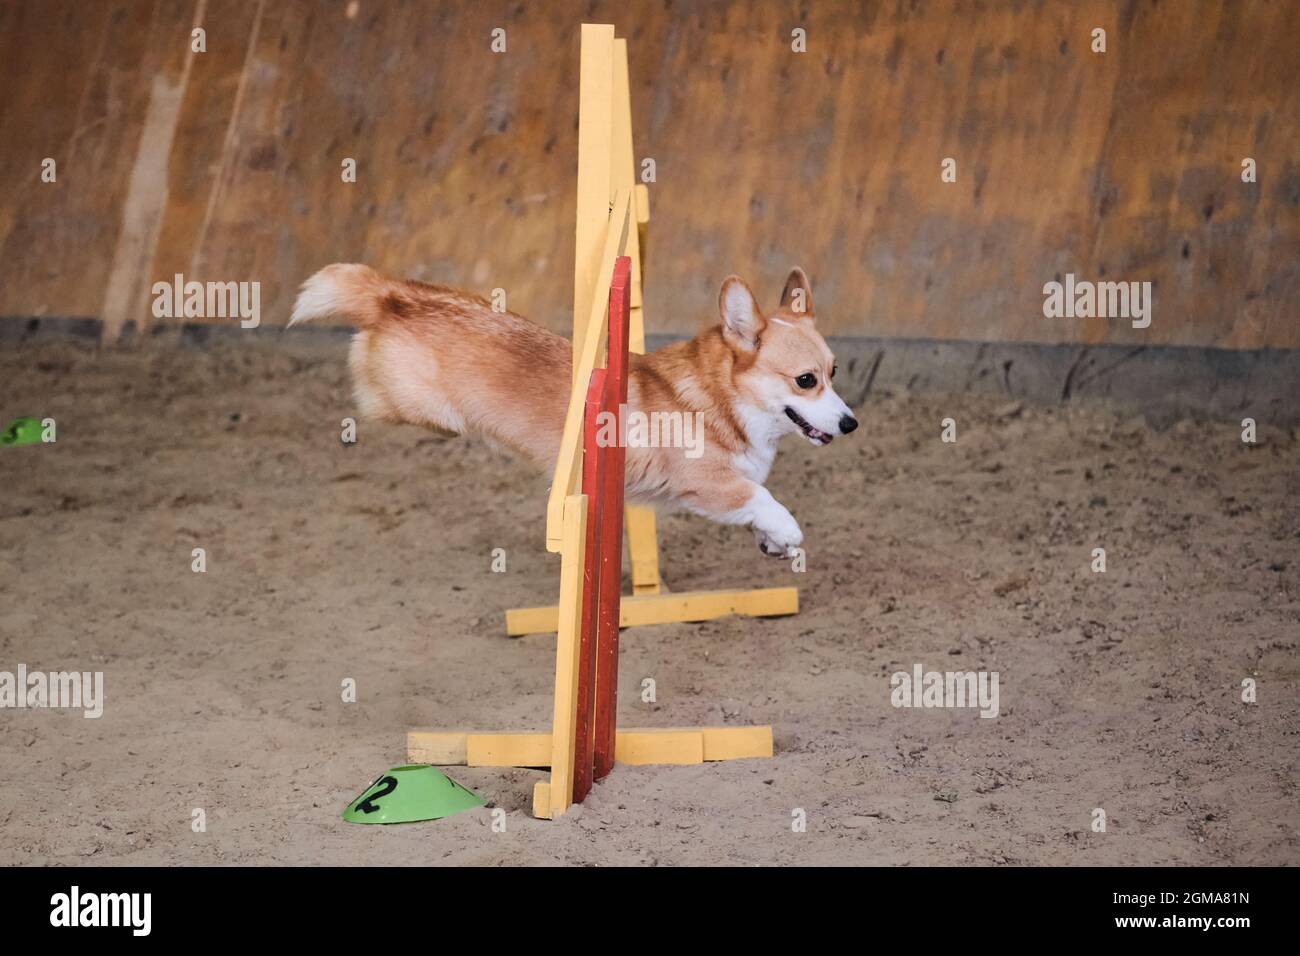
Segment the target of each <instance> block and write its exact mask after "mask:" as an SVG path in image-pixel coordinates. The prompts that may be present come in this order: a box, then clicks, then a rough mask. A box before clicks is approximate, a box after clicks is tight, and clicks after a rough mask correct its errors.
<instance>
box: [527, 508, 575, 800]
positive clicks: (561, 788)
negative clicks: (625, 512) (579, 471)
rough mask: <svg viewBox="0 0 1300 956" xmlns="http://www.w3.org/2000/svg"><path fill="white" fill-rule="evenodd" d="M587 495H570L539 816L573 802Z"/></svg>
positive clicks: (536, 794) (538, 795)
mask: <svg viewBox="0 0 1300 956" xmlns="http://www.w3.org/2000/svg"><path fill="white" fill-rule="evenodd" d="M586 543H587V496H586V495H569V496H568V497H567V498H565V499H564V541H563V544H562V545H561V547H560V604H559V610H560V620H559V630H558V631H557V632H556V640H555V707H554V710H553V711H552V715H551V779H550V780H549V781H547V782H542V781H538V783H537V784H536V785H535V786H534V787H533V815H534V816H537V817H542V818H545V819H554V818H555V817H558V816H560V815H561V814H562V813H564V811H565V810H567V809H569V805H570V804H571V803H573V766H574V753H573V748H574V734H575V732H576V729H577V716H578V694H577V691H578V643H579V640H578V639H579V636H580V632H581V630H582V565H583V560H584V557H585V554H586Z"/></svg>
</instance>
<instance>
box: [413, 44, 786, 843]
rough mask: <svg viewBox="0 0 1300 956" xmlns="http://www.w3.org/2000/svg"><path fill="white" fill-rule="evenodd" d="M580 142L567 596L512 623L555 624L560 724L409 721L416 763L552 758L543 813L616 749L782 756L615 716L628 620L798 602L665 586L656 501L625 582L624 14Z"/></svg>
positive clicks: (627, 136)
mask: <svg viewBox="0 0 1300 956" xmlns="http://www.w3.org/2000/svg"><path fill="white" fill-rule="evenodd" d="M578 153H579V162H578V229H577V243H578V247H577V257H576V264H575V269H574V272H575V277H574V330H573V381H572V383H571V389H570V394H569V404H568V408H567V412H566V415H565V421H564V432H563V435H562V437H561V440H560V451H559V454H558V456H557V458H556V463H555V472H554V474H553V476H552V482H551V490H550V496H549V498H548V499H547V507H546V546H547V550H549V551H553V552H559V554H560V595H559V603H558V604H557V605H556V606H555V607H550V608H529V609H525V610H519V611H511V612H509V614H508V616H507V622H508V624H507V629H508V631H509V633H511V634H530V633H544V632H546V631H555V632H556V644H555V697H554V707H553V711H552V718H551V732H550V733H476V732H470V731H436V730H412V731H410V732H409V733H408V734H407V756H408V759H409V760H410V761H411V762H412V763H428V764H433V765H435V766H453V765H469V766H476V767H549V768H550V771H551V775H550V779H549V780H546V781H538V782H537V784H536V785H535V786H534V788H533V814H534V816H538V817H543V818H548V819H553V818H555V817H558V816H560V815H561V814H563V813H564V812H565V811H566V810H567V809H568V808H569V807H570V806H571V805H572V804H573V803H575V802H580V801H581V800H582V799H583V798H584V797H585V796H586V795H587V793H588V792H589V791H590V789H591V785H592V783H593V781H595V780H599V779H601V778H603V777H604V776H605V775H606V774H607V773H608V772H609V771H610V769H611V768H612V767H613V765H614V764H615V763H616V762H617V763H625V764H649V763H664V764H694V763H701V762H703V761H713V760H730V759H736V758H744V757H770V756H772V728H771V727H767V726H762V727H703V728H662V729H661V728H655V729H634V730H620V729H618V727H617V722H616V715H617V706H618V632H619V627H620V626H630V625H633V624H638V623H662V622H667V621H698V620H707V619H709V618H714V617H720V616H722V615H723V614H728V613H749V614H793V613H794V612H795V611H797V610H798V592H797V591H796V589H794V588H770V589H766V590H761V591H749V592H694V593H685V594H676V595H671V594H662V593H660V591H661V585H660V582H659V577H658V546H657V544H656V542H655V528H654V513H653V512H652V511H648V510H646V509H639V508H628V509H627V533H628V540H629V552H630V554H631V555H632V579H633V586H634V593H633V595H632V596H631V597H628V598H624V597H623V596H622V594H621V590H622V570H623V524H624V522H623V517H624V502H623V486H624V464H625V462H624V449H623V448H622V447H619V446H618V443H617V442H615V443H614V445H612V446H610V447H602V446H600V444H599V443H598V442H597V440H596V436H597V432H598V430H599V424H600V422H601V421H602V418H601V416H602V415H603V414H612V415H615V416H617V415H620V414H621V412H620V406H622V405H623V404H624V403H625V402H626V399H627V377H628V371H627V370H628V352H629V350H630V349H635V350H637V351H644V349H645V335H644V328H643V325H642V321H641V296H640V274H641V273H640V265H641V263H640V258H641V250H642V249H643V246H642V244H641V242H642V240H643V238H644V233H643V231H641V232H640V233H639V230H638V227H644V225H645V223H646V222H647V221H648V218H649V217H648V202H647V197H646V195H645V189H644V187H638V188H635V189H634V188H633V187H634V183H633V170H632V162H633V160H632V155H633V154H632V128H631V108H630V98H629V93H628V79H627V44H626V41H624V40H616V39H615V37H614V28H613V27H612V26H604V25H592V24H584V25H583V27H582V73H581V90H580V116H579V128H578ZM634 196H636V197H637V198H636V200H635V209H636V212H635V214H634ZM617 434H622V430H621V428H620V429H619V430H618V431H617ZM638 582H639V589H638Z"/></svg>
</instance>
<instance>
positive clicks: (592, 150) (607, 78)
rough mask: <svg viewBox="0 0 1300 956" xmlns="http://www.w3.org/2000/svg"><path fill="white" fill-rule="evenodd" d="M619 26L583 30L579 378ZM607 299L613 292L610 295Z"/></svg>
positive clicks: (598, 237) (605, 205) (603, 217)
mask: <svg viewBox="0 0 1300 956" xmlns="http://www.w3.org/2000/svg"><path fill="white" fill-rule="evenodd" d="M613 92H614V27H613V26H611V25H610V24H606V23H584V24H583V25H582V69H581V72H580V73H579V82H578V225H577V244H576V246H575V250H576V254H575V256H574V261H573V366H574V373H575V374H576V373H577V367H578V356H579V355H581V354H582V346H583V336H584V335H585V334H586V323H587V316H588V315H589V314H590V313H591V303H592V298H593V296H594V295H596V292H597V289H596V277H597V275H598V274H599V272H600V266H601V262H600V254H601V250H602V248H603V246H604V245H605V231H606V228H607V226H608V223H609V201H610V196H611V194H612V193H613V188H612V187H613V183H612V182H611V180H610V160H609V157H610V150H611V147H612V138H613V119H614V115H613V114H614V110H613V108H612V104H613ZM606 293H607V294H608V290H606Z"/></svg>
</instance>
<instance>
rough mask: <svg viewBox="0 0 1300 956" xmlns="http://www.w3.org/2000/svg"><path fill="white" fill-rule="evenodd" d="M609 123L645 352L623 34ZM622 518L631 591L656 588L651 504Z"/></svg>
mask: <svg viewBox="0 0 1300 956" xmlns="http://www.w3.org/2000/svg"><path fill="white" fill-rule="evenodd" d="M613 99H614V103H613V105H614V125H613V138H612V143H611V145H612V147H613V148H612V151H611V153H610V160H611V172H610V176H611V179H612V182H613V185H614V188H616V189H620V190H624V189H625V190H627V191H628V192H629V193H630V194H631V195H632V196H633V210H632V211H633V215H634V218H635V220H636V228H635V229H633V230H631V235H630V236H628V243H627V254H628V255H629V256H631V257H632V288H631V293H632V296H631V298H632V303H631V310H630V312H629V314H628V348H629V350H630V351H632V352H636V353H637V354H638V355H643V354H645V311H644V300H643V298H642V295H643V293H642V268H643V265H644V261H645V250H644V249H642V248H641V242H642V240H643V238H644V236H645V225H646V222H647V221H648V220H649V218H650V200H649V193H648V192H647V190H646V187H645V184H644V183H638V182H637V181H636V179H637V175H636V153H635V151H634V150H633V147H632V87H631V82H630V80H629V73H628V65H627V40H625V39H622V38H617V39H615V40H614V98H613ZM625 514H626V517H625V518H624V526H625V527H626V529H627V551H628V558H629V559H630V560H629V564H630V565H631V572H632V593H633V594H658V593H659V591H660V580H659V541H658V536H657V532H656V529H655V513H654V509H653V508H647V507H644V506H640V505H628V506H627V509H626V512H625Z"/></svg>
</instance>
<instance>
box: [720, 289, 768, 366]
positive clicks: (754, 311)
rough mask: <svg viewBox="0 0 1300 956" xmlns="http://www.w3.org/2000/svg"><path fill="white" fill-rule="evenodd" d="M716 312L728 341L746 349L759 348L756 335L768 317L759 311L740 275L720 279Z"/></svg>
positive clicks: (758, 334)
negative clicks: (719, 315) (720, 316)
mask: <svg viewBox="0 0 1300 956" xmlns="http://www.w3.org/2000/svg"><path fill="white" fill-rule="evenodd" d="M718 312H719V313H721V315H722V334H723V335H724V336H725V337H726V339H727V341H728V342H730V343H731V344H732V345H734V346H736V347H737V348H741V349H744V350H745V351H747V352H752V351H753V350H754V349H756V348H757V347H758V337H759V336H760V335H761V334H762V332H763V327H764V326H765V325H766V324H767V320H766V319H764V318H763V313H761V312H759V311H758V303H756V302H755V301H754V293H753V292H751V291H750V289H749V286H748V285H746V284H745V280H744V279H742V278H741V277H740V276H736V275H731V276H727V278H725V279H723V280H722V290H721V291H720V292H719V293H718Z"/></svg>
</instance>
